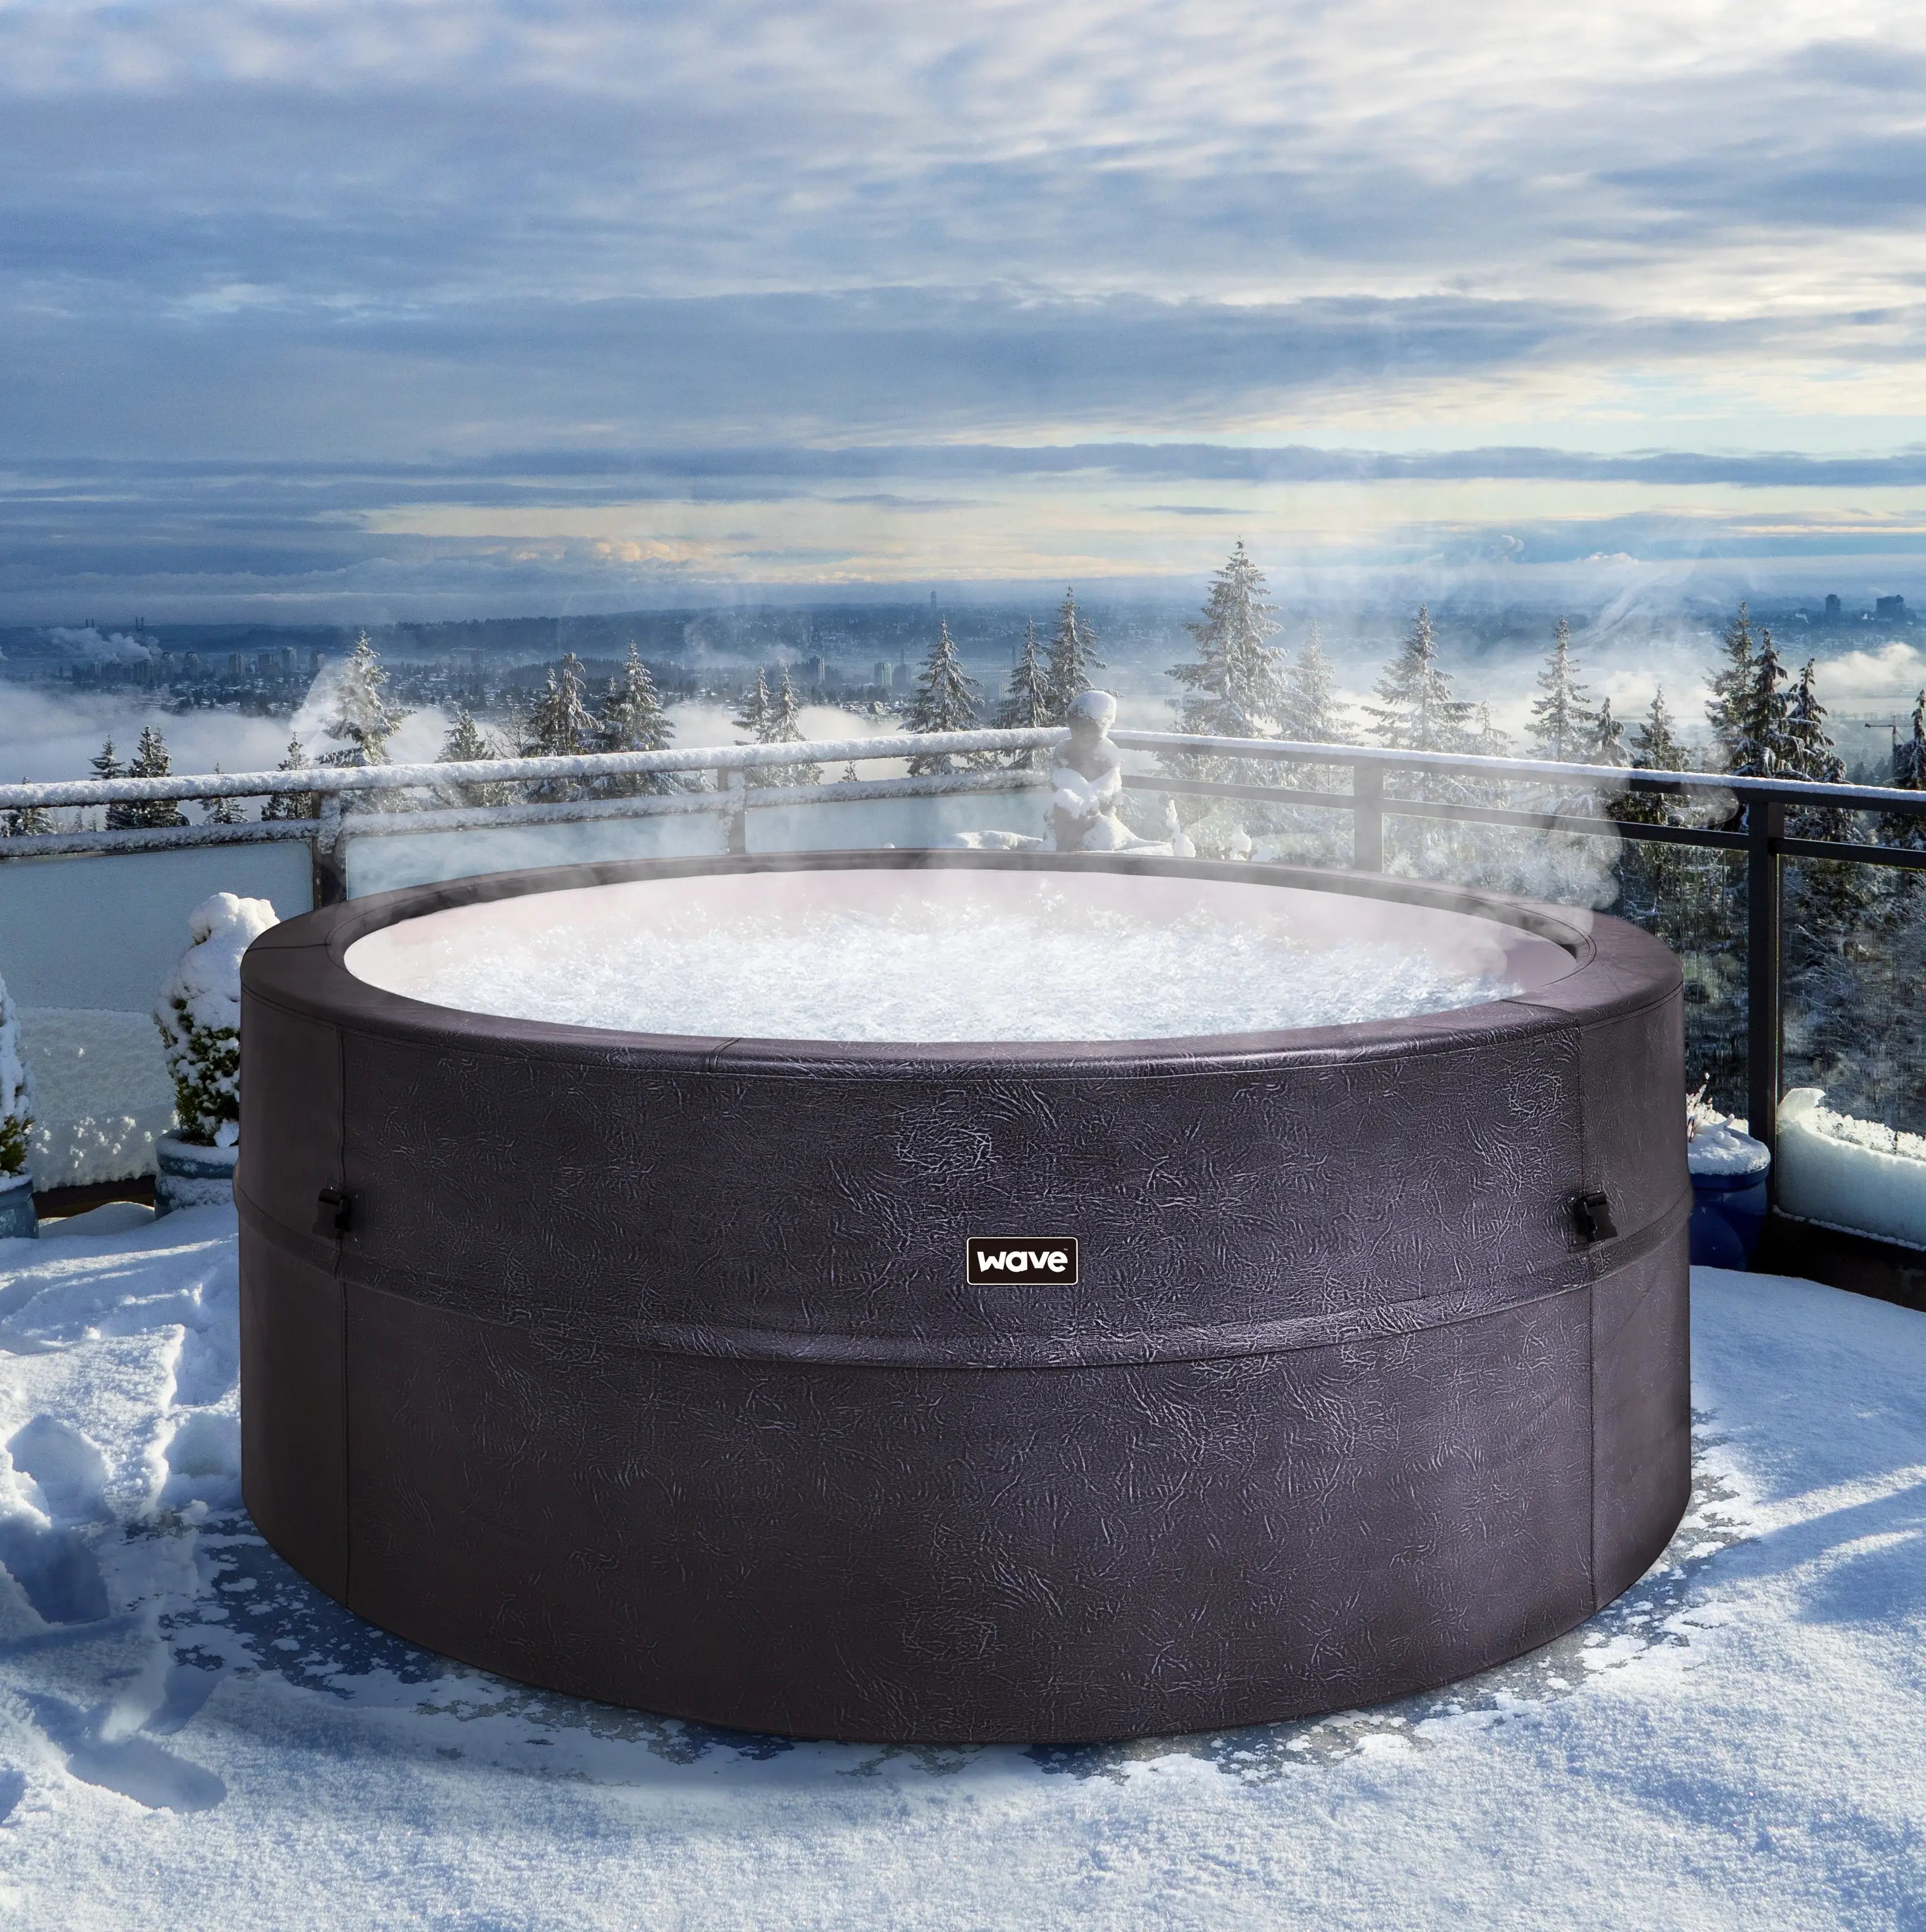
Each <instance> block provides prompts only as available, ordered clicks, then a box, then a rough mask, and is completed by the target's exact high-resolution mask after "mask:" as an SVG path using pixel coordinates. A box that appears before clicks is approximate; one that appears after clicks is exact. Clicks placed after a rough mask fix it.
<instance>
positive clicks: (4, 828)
mask: <svg viewBox="0 0 1926 1932" xmlns="http://www.w3.org/2000/svg"><path fill="white" fill-rule="evenodd" d="M20 782H21V784H26V782H27V779H26V775H25V774H24V773H23V774H22V775H21V778H20ZM52 829H53V814H52V813H51V812H50V811H48V810H47V808H46V806H45V805H18V806H16V807H15V808H14V809H13V811H5V812H0V836H4V837H6V838H44V837H45V836H46V835H47V834H48V833H49V832H51V831H52Z"/></svg>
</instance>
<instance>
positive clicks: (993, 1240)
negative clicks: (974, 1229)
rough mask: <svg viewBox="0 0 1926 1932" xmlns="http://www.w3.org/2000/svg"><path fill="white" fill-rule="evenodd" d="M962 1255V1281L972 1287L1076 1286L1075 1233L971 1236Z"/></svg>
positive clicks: (964, 1245) (965, 1243)
mask: <svg viewBox="0 0 1926 1932" xmlns="http://www.w3.org/2000/svg"><path fill="white" fill-rule="evenodd" d="M963 1255H964V1272H963V1278H964V1280H965V1281H966V1282H968V1283H969V1285H970V1286H971V1287H972V1288H988V1287H989V1286H991V1285H992V1283H1010V1282H1032V1281H1034V1282H1039V1283H1044V1284H1046V1285H1047V1286H1049V1287H1052V1288H1074V1287H1075V1286H1076V1280H1077V1243H1076V1236H1075V1235H971V1236H970V1237H969V1238H968V1239H967V1240H966V1241H965V1242H964V1244H963Z"/></svg>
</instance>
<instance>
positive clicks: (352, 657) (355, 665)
mask: <svg viewBox="0 0 1926 1932" xmlns="http://www.w3.org/2000/svg"><path fill="white" fill-rule="evenodd" d="M387 682H388V673H387V672H386V671H385V670H383V669H382V667H381V659H380V657H379V656H378V655H377V654H376V652H375V648H374V645H373V644H372V643H370V642H369V640H368V633H367V632H366V631H362V634H360V636H359V637H357V638H356V640H355V647H354V649H353V650H352V651H351V652H349V654H348V660H347V663H346V664H344V665H343V666H342V667H341V676H340V677H339V679H338V680H337V681H336V682H335V690H334V695H333V708H332V710H331V711H330V712H329V717H328V721H327V723H326V724H324V725H323V727H322V729H323V732H324V733H326V735H327V736H329V737H330V738H332V739H334V741H335V743H336V744H338V745H340V746H341V749H340V750H339V751H330V752H329V753H328V754H326V756H325V757H323V759H322V760H321V762H322V763H323V764H324V765H385V764H386V763H387V762H388V741H389V739H391V738H392V737H393V736H394V735H395V729H396V727H398V725H399V724H401V721H402V719H403V718H405V717H407V715H408V714H407V712H405V711H404V710H402V709H400V708H399V707H398V706H395V705H392V704H390V703H389V702H388V701H387V700H386V698H384V697H383V696H382V691H383V687H384V686H385V685H386V684H387Z"/></svg>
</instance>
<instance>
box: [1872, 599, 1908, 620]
mask: <svg viewBox="0 0 1926 1932" xmlns="http://www.w3.org/2000/svg"><path fill="white" fill-rule="evenodd" d="M1873 616H1875V617H1876V618H1877V619H1879V622H1881V623H1882V624H1903V623H1904V622H1906V599H1905V598H1903V597H1881V598H1877V599H1876V601H1874V603H1873Z"/></svg>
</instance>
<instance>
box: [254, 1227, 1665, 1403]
mask: <svg viewBox="0 0 1926 1932" xmlns="http://www.w3.org/2000/svg"><path fill="white" fill-rule="evenodd" d="M237 1203H238V1204H239V1205H240V1206H241V1208H242V1215H243V1218H244V1219H246V1220H248V1221H249V1223H251V1225H252V1226H254V1227H255V1229H256V1231H257V1232H259V1233H260V1234H261V1235H263V1238H265V1239H266V1240H268V1241H269V1242H270V1243H272V1244H274V1245H275V1246H277V1247H281V1248H283V1249H284V1251H285V1252H287V1253H292V1254H294V1255H296V1256H297V1258H305V1245H297V1244H300V1243H301V1241H302V1238H300V1237H299V1236H296V1235H293V1232H292V1231H291V1230H289V1229H285V1228H284V1227H283V1226H281V1224H280V1223H277V1222H275V1220H273V1219H272V1217H270V1216H269V1215H268V1214H266V1213H265V1212H264V1211H263V1210H262V1209H261V1208H260V1207H258V1206H257V1205H256V1204H255V1203H254V1202H252V1201H251V1200H245V1199H242V1197H240V1196H239V1195H238V1193H237ZM1691 1205H1692V1204H1691V1196H1690V1195H1689V1194H1687V1195H1685V1196H1682V1197H1681V1198H1680V1199H1679V1200H1678V1201H1676V1202H1674V1203H1673V1206H1672V1207H1671V1208H1669V1209H1668V1210H1667V1211H1666V1212H1665V1213H1664V1214H1661V1215H1660V1216H1659V1217H1657V1218H1656V1219H1655V1220H1652V1221H1651V1222H1649V1223H1647V1224H1646V1226H1644V1227H1643V1228H1640V1229H1637V1231H1636V1232H1633V1233H1631V1234H1628V1235H1622V1236H1620V1237H1619V1238H1617V1239H1616V1240H1614V1241H1611V1242H1610V1243H1601V1244H1598V1246H1596V1247H1590V1248H1586V1249H1583V1250H1580V1251H1579V1252H1578V1253H1575V1254H1571V1255H1568V1256H1562V1257H1561V1258H1560V1259H1559V1260H1558V1261H1557V1262H1553V1263H1552V1264H1551V1265H1549V1266H1547V1267H1546V1268H1538V1269H1535V1270H1533V1271H1532V1272H1531V1273H1529V1274H1526V1275H1523V1276H1521V1277H1517V1278H1516V1279H1514V1280H1511V1281H1509V1282H1507V1283H1502V1284H1499V1286H1497V1287H1496V1288H1488V1289H1464V1288H1460V1289H1447V1290H1445V1291H1444V1292H1442V1293H1439V1294H1436V1295H1423V1296H1414V1297H1412V1298H1409V1299H1407V1300H1405V1301H1392V1302H1385V1303H1381V1304H1378V1305H1377V1306H1376V1307H1372V1308H1351V1309H1343V1310H1336V1311H1334V1312H1333V1313H1329V1314H1324V1315H1307V1316H1291V1317H1288V1318H1286V1319H1283V1320H1280V1321H1272V1322H1244V1323H1238V1324H1235V1325H1231V1324H1220V1325H1217V1326H1215V1327H1213V1328H1203V1329H1199V1328H1190V1329H1177V1330H1165V1331H1162V1332H1161V1333H1160V1334H1151V1335H1145V1336H1140V1337H1136V1338H1124V1337H1103V1336H1075V1337H1013V1338H1011V1339H1010V1340H1009V1341H1007V1342H1004V1343H989V1344H986V1343H984V1342H983V1341H982V1340H980V1339H974V1338H973V1339H961V1338H959V1339H958V1340H956V1341H954V1342H951V1343H943V1342H932V1341H929V1340H919V1339H918V1338H916V1337H907V1336H878V1337H860V1336H850V1335H819V1336H808V1335H801V1334H796V1333H794V1332H793V1331H787V1330H783V1329H729V1328H713V1327H709V1326H708V1325H703V1324H699V1323H686V1322H651V1323H639V1324H637V1325H635V1327H634V1328H633V1329H631V1331H630V1332H629V1333H628V1334H609V1333H607V1332H606V1331H605V1330H604V1331H603V1332H600V1333H598V1334H596V1335H595V1336H593V1337H582V1336H579V1335H573V1334H569V1333H568V1332H567V1331H566V1329H565V1328H564V1327H563V1326H562V1325H560V1324H559V1323H557V1322H554V1321H552V1320H551V1321H538V1320H535V1319H528V1320H521V1321H517V1320H515V1319H511V1318H508V1317H505V1316H501V1315H499V1314H493V1313H485V1312H483V1311H481V1310H475V1309H473V1308H469V1307H463V1306H462V1305H460V1302H459V1301H456V1300H455V1299H453V1298H431V1297H428V1296H425V1295H421V1294H419V1293H416V1292H411V1291H410V1289H409V1288H407V1287H404V1286H395V1285H391V1284H392V1283H393V1279H394V1277H396V1276H398V1275H399V1274H401V1273H402V1272H403V1271H401V1270H400V1269H398V1268H394V1267H392V1266H391V1265H385V1264H380V1263H375V1264H369V1263H368V1262H358V1258H356V1257H353V1256H349V1255H347V1253H344V1254H343V1255H342V1256H341V1262H340V1273H341V1278H342V1279H343V1280H344V1281H347V1282H350V1283H353V1285H354V1286H356V1287H357V1288H360V1289H364V1290H365V1291H366V1292H369V1293H371V1294H378V1295H384V1296H386V1297H388V1298H390V1299H392V1300H394V1301H405V1302H407V1303H408V1304H410V1306H413V1307H421V1308H428V1309H433V1310H437V1312H439V1313H443V1314H446V1315H448V1316H450V1317H451V1318H452V1319H456V1320H460V1321H472V1322H481V1323H483V1324H484V1325H487V1327H490V1328H497V1329H500V1330H502V1331H505V1332H508V1333H512V1334H522V1335H526V1336H529V1337H532V1338H535V1339H537V1340H543V1341H545V1342H547V1343H550V1344H551V1345H559V1346H573V1347H575V1348H579V1349H586V1350H588V1351H589V1352H591V1353H593V1352H596V1351H598V1350H603V1349H615V1350H619V1351H621V1352H625V1353H629V1354H635V1355H676V1356H684V1357H694V1358H700V1359H703V1360H711V1361H769V1362H783V1361H787V1362H820V1363H825V1364H831V1365H835V1364H841V1365H844V1366H846V1367H928V1368H950V1369H984V1370H996V1369H1030V1368H1034V1369H1058V1368H1061V1369H1070V1368H1130V1367H1148V1366H1151V1365H1154V1364H1157V1363H1160V1362H1178V1361H1222V1360H1226V1359H1232V1358H1238V1357H1241V1356H1247V1355H1289V1354H1296V1353H1301V1352H1304V1351H1307V1350H1310V1349H1319V1348H1333V1347H1343V1346H1346V1345H1349V1344H1355V1343H1367V1342H1372V1341H1377V1340H1395V1339H1397V1337H1401V1336H1405V1335H1413V1334H1424V1333H1427V1332H1428V1331H1432V1330H1435V1329H1439V1328H1451V1327H1456V1326H1459V1325H1462V1324H1463V1323H1465V1322H1472V1321H1476V1320H1478V1319H1481V1318H1483V1317H1484V1316H1487V1315H1491V1314H1495V1313H1499V1311H1501V1310H1504V1309H1507V1308H1511V1307H1525V1306H1528V1305H1529V1304H1532V1303H1533V1302H1535V1301H1544V1300H1546V1299H1547V1298H1550V1297H1551V1296H1553V1295H1563V1294H1568V1293H1571V1292H1574V1290H1576V1289H1580V1288H1585V1287H1589V1286H1592V1284H1593V1283H1594V1282H1595V1280H1597V1279H1598V1269H1599V1268H1600V1265H1601V1264H1603V1265H1604V1266H1606V1267H1607V1268H1613V1269H1616V1268H1622V1267H1625V1266H1628V1265H1631V1264H1632V1263H1634V1262H1638V1261H1641V1260H1643V1259H1644V1258H1645V1257H1646V1256H1647V1255H1649V1254H1650V1253H1653V1252H1654V1251H1655V1250H1656V1249H1658V1247H1661V1245H1662V1244H1664V1242H1665V1241H1667V1240H1668V1239H1669V1238H1671V1237H1672V1236H1673V1235H1676V1234H1677V1233H1679V1232H1680V1231H1681V1230H1682V1229H1683V1228H1684V1227H1685V1224H1686V1222H1687V1220H1688V1218H1689V1217H1690V1215H1691ZM383 1277H387V1279H383ZM431 1279H433V1278H432V1277H431ZM600 1327H601V1325H598V1328H600Z"/></svg>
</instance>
